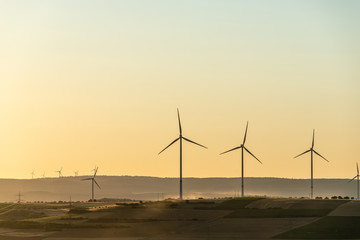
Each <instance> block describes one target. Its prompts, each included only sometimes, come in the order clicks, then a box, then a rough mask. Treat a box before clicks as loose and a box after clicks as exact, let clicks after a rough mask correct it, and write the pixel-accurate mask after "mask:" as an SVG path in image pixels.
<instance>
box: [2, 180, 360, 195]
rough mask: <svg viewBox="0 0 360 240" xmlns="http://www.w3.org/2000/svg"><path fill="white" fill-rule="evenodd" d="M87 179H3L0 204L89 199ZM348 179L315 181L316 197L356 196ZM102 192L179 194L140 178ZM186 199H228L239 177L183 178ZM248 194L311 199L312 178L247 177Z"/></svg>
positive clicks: (109, 184)
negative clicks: (16, 201) (19, 198)
mask: <svg viewBox="0 0 360 240" xmlns="http://www.w3.org/2000/svg"><path fill="white" fill-rule="evenodd" d="M84 177H86V176H79V177H62V178H39V179H0V201H15V200H16V199H17V194H18V193H19V191H20V192H21V194H22V195H23V196H22V198H23V200H24V201H59V200H63V201H67V200H69V198H70V196H71V197H72V200H75V201H76V200H81V201H82V200H88V199H89V198H90V194H91V182H90V181H81V179H83V178H84ZM347 181H348V179H315V180H314V196H322V197H325V196H333V195H336V196H339V195H340V196H350V197H351V196H355V194H356V182H355V181H353V182H351V183H347ZM97 182H98V183H99V184H100V186H101V189H98V188H97V187H95V198H130V199H138V200H157V199H158V198H159V199H162V197H164V198H176V197H178V192H179V179H178V178H157V177H138V176H98V177H97ZM183 187H184V197H185V198H198V197H204V198H208V197H226V196H235V195H237V196H238V195H239V194H240V193H239V192H240V178H184V179H183ZM245 193H246V194H247V195H260V196H264V195H266V196H273V197H308V196H309V193H310V180H309V179H285V178H246V179H245Z"/></svg>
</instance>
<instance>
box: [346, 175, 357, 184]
mask: <svg viewBox="0 0 360 240" xmlns="http://www.w3.org/2000/svg"><path fill="white" fill-rule="evenodd" d="M355 178H357V175H356V176H355V177H353V179H351V180H350V181H348V183H349V182H351V181H352V180H354V179H355Z"/></svg>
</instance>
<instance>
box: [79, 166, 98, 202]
mask: <svg viewBox="0 0 360 240" xmlns="http://www.w3.org/2000/svg"><path fill="white" fill-rule="evenodd" d="M97 171H98V167H97V168H96V169H95V171H94V176H93V177H91V178H84V179H82V180H83V181H86V180H91V201H92V202H94V183H95V184H96V186H98V188H99V189H101V187H100V186H99V184H98V183H97V182H96V180H95V176H96V173H97Z"/></svg>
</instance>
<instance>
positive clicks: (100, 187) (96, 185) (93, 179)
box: [93, 178, 101, 189]
mask: <svg viewBox="0 0 360 240" xmlns="http://www.w3.org/2000/svg"><path fill="white" fill-rule="evenodd" d="M93 181H94V182H95V184H96V186H98V188H100V189H101V187H100V186H99V184H98V183H97V182H96V180H95V178H93Z"/></svg>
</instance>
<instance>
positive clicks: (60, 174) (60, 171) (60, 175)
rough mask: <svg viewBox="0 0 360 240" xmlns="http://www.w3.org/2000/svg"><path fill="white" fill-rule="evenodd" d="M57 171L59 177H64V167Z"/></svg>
mask: <svg viewBox="0 0 360 240" xmlns="http://www.w3.org/2000/svg"><path fill="white" fill-rule="evenodd" d="M55 172H57V173H59V178H60V177H62V167H61V168H60V170H59V171H55Z"/></svg>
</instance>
